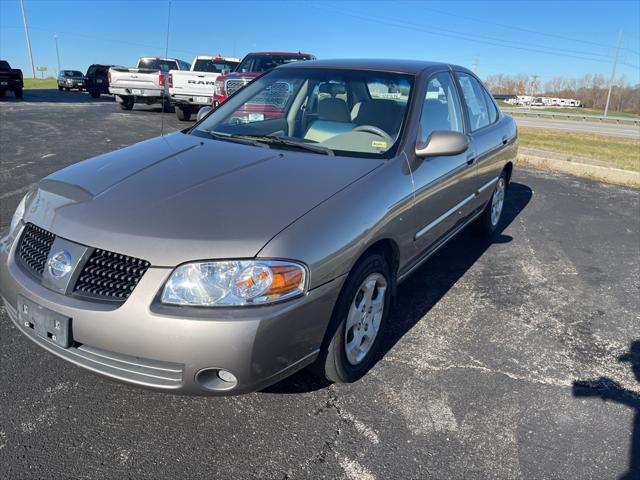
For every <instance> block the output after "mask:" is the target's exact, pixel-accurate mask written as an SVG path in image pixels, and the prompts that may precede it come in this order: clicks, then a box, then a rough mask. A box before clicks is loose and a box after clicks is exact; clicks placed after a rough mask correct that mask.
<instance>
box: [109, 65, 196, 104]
mask: <svg viewBox="0 0 640 480" xmlns="http://www.w3.org/2000/svg"><path fill="white" fill-rule="evenodd" d="M190 66H191V65H189V64H188V63H187V62H185V61H183V60H178V59H177V58H158V57H142V58H140V59H139V60H138V66H137V67H136V68H125V67H111V68H110V69H109V73H108V76H107V78H108V80H109V93H111V94H113V95H115V96H116V100H117V101H118V103H119V104H120V107H121V108H122V109H123V110H131V109H132V108H133V105H134V104H135V103H146V104H147V105H152V104H154V103H161V104H162V105H163V109H166V110H168V109H170V107H171V104H170V100H169V95H168V92H167V90H166V87H165V78H166V75H167V73H168V72H169V70H174V71H179V70H189V67H190Z"/></svg>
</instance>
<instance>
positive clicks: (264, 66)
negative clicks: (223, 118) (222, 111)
mask: <svg viewBox="0 0 640 480" xmlns="http://www.w3.org/2000/svg"><path fill="white" fill-rule="evenodd" d="M315 58H316V57H315V56H313V55H311V54H309V53H300V52H298V53H290V52H254V53H249V54H247V55H246V56H245V57H244V58H243V59H242V62H240V64H239V65H238V66H237V68H236V69H235V70H234V71H233V72H231V73H229V74H227V75H221V76H219V77H218V79H217V80H216V82H215V89H214V94H213V105H214V106H217V105H219V104H221V103H222V102H224V101H225V100H226V99H227V97H229V96H231V95H233V94H234V93H235V92H237V91H238V90H240V89H241V88H242V87H244V86H245V85H246V84H247V83H249V82H250V81H251V80H253V79H254V78H256V77H258V76H259V75H261V74H262V73H263V72H266V71H267V70H271V69H272V68H275V67H277V66H279V65H286V64H288V63H293V62H299V61H302V60H315Z"/></svg>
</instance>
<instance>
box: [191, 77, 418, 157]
mask: <svg viewBox="0 0 640 480" xmlns="http://www.w3.org/2000/svg"><path fill="white" fill-rule="evenodd" d="M412 86H413V77H412V76H409V75H401V74H397V73H387V72H374V71H359V70H342V69H340V70H330V69H313V68H295V69H276V70H274V71H272V72H270V73H267V74H265V75H263V76H262V77H260V78H258V79H256V80H255V81H253V82H252V83H250V84H249V85H248V86H246V87H245V88H243V89H242V90H240V91H239V92H238V93H237V94H236V95H234V96H232V97H230V98H229V99H228V100H227V101H226V102H224V103H223V104H222V105H220V106H219V107H218V109H217V110H216V111H214V112H213V113H212V114H211V115H209V116H208V117H207V118H206V119H205V120H203V121H202V122H201V123H200V124H198V125H196V127H195V128H194V129H193V130H192V132H191V133H193V134H195V135H200V136H209V137H211V136H214V137H216V138H218V139H220V138H221V137H222V139H224V137H227V138H229V139H230V141H231V139H232V138H233V137H235V138H237V137H251V138H253V139H256V140H257V141H261V139H260V138H259V137H265V138H263V139H262V140H263V141H269V142H268V143H271V146H272V148H279V147H281V146H282V145H280V143H283V142H282V141H284V140H286V142H287V147H291V146H292V144H293V143H294V142H295V144H297V145H302V146H305V147H309V148H310V147H321V148H323V149H325V150H330V151H331V152H335V153H336V154H342V155H351V156H368V157H371V156H373V157H388V156H389V155H390V154H391V153H392V152H393V150H394V148H395V145H396V144H397V142H398V138H399V137H400V133H401V130H402V126H403V124H404V122H405V117H406V114H407V108H408V104H409V96H410V93H411V89H412ZM266 137H268V138H266ZM272 139H277V140H280V142H278V143H277V144H276V143H275V142H273V141H272Z"/></svg>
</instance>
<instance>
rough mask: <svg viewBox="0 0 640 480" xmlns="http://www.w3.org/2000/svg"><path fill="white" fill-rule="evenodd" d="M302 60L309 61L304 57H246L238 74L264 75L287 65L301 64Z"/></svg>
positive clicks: (239, 66)
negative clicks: (263, 73) (252, 73)
mask: <svg viewBox="0 0 640 480" xmlns="http://www.w3.org/2000/svg"><path fill="white" fill-rule="evenodd" d="M300 60H309V58H308V57H306V56H302V55H247V56H246V57H244V59H243V60H242V62H241V63H240V65H238V69H237V70H236V71H237V72H242V73H251V72H254V73H262V72H266V71H267V70H271V69H272V68H276V67H277V66H279V65H284V64H285V63H293V62H299V61H300Z"/></svg>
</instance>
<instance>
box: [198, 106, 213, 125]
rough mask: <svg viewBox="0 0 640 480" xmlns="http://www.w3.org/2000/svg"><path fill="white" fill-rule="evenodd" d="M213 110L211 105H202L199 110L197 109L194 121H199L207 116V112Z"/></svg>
mask: <svg viewBox="0 0 640 480" xmlns="http://www.w3.org/2000/svg"><path fill="white" fill-rule="evenodd" d="M211 110H213V108H211V107H202V108H201V109H200V110H198V115H197V116H196V121H197V122H199V121H200V120H202V119H203V118H204V117H206V116H207V114H208V113H209V112H210V111H211Z"/></svg>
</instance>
